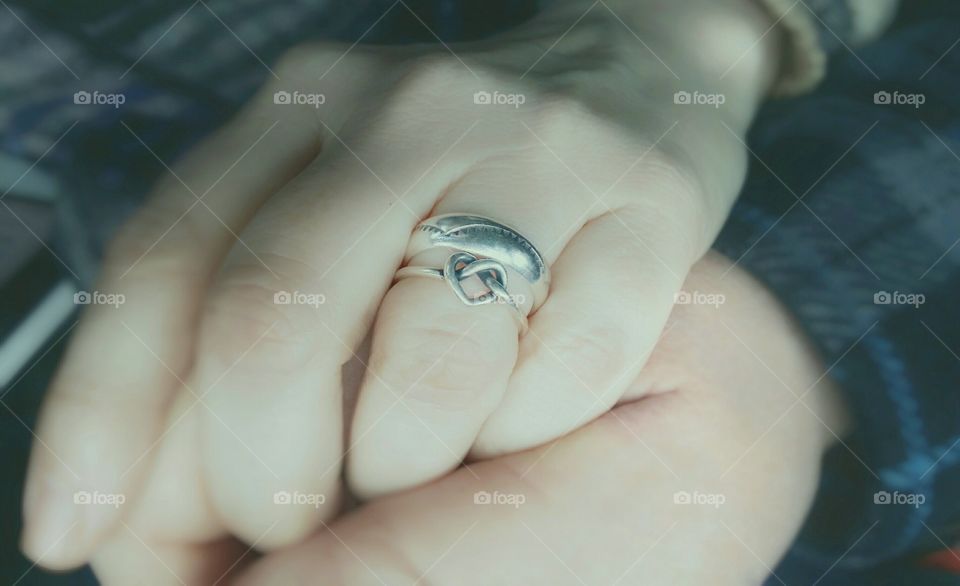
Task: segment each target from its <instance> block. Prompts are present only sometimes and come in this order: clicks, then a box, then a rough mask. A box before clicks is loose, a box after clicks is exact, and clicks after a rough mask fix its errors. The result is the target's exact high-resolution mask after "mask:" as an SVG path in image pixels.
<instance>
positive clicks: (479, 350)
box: [372, 328, 498, 411]
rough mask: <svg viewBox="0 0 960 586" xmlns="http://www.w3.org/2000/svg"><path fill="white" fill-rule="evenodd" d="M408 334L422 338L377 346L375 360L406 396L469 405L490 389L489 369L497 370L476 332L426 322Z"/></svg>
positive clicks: (459, 407)
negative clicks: (467, 333) (380, 348)
mask: <svg viewBox="0 0 960 586" xmlns="http://www.w3.org/2000/svg"><path fill="white" fill-rule="evenodd" d="M404 339H415V340H417V342H416V343H414V344H401V345H394V346H392V347H390V348H389V349H388V350H386V351H382V352H378V353H377V357H376V359H375V361H374V363H373V364H372V367H373V368H374V370H375V372H382V373H384V374H383V377H384V380H385V382H386V384H388V385H391V386H393V391H394V393H396V394H397V395H399V396H401V397H402V398H403V400H404V401H407V402H412V403H416V404H423V405H426V406H428V407H430V408H433V409H436V410H438V411H464V410H468V409H470V408H472V407H474V406H476V405H477V403H478V402H479V401H482V399H483V398H484V397H486V396H487V395H488V394H489V393H487V392H486V391H487V389H488V388H489V386H490V378H491V374H490V373H492V372H498V370H496V369H495V368H494V366H495V365H494V364H492V363H493V362H494V361H493V360H491V359H490V354H491V352H490V349H489V348H487V347H485V346H484V345H483V343H482V342H480V341H479V340H478V339H477V338H474V337H471V336H464V335H463V334H462V332H456V331H453V330H450V329H443V328H429V329H428V328H424V329H419V330H418V331H416V332H411V333H410V334H409V337H408V336H407V335H405V336H404Z"/></svg>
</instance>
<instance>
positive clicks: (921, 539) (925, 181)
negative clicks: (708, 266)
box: [717, 1, 960, 586]
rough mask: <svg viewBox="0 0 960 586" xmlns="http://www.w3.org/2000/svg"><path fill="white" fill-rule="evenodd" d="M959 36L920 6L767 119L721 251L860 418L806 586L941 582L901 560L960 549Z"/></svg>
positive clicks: (828, 471)
mask: <svg viewBox="0 0 960 586" xmlns="http://www.w3.org/2000/svg"><path fill="white" fill-rule="evenodd" d="M958 25H960V8H958V7H957V6H956V5H955V4H951V3H949V2H945V1H943V2H934V3H928V4H927V5H926V6H922V7H917V6H914V7H913V8H912V9H911V10H910V11H909V13H908V14H905V15H903V18H902V19H901V23H900V25H899V26H898V27H897V28H896V30H895V31H893V32H891V33H890V34H888V35H887V36H886V37H885V38H884V39H883V40H882V41H880V42H878V43H875V44H873V45H872V46H870V47H867V48H864V49H862V50H857V55H853V54H851V53H846V52H843V53H840V54H838V55H837V56H836V59H835V61H834V63H833V65H832V68H831V71H830V73H829V75H828V78H827V80H826V81H825V83H824V84H823V85H822V86H821V87H820V88H819V90H817V91H816V92H814V93H813V94H811V95H808V96H805V97H802V98H798V99H794V100H790V101H786V102H782V103H777V104H773V105H770V106H769V107H768V108H767V109H766V110H765V111H764V112H763V113H762V115H761V117H760V119H759V120H758V122H757V124H756V126H755V130H754V132H753V133H752V136H751V137H750V143H751V145H752V148H753V150H754V152H755V154H756V157H757V159H758V160H759V161H758V162H756V164H754V165H753V168H752V171H751V173H750V176H749V179H748V181H747V184H746V187H745V189H744V195H743V197H742V199H741V201H740V202H739V203H738V204H737V206H736V207H735V209H734V211H733V214H732V217H731V219H730V221H729V222H728V224H727V226H726V227H725V229H724V231H723V233H722V235H721V236H720V238H719V240H718V243H717V248H718V249H719V250H721V251H722V252H724V253H726V254H727V255H728V256H731V257H732V258H734V259H739V263H740V265H741V266H743V267H745V268H747V269H748V270H750V271H751V272H752V273H754V274H755V275H757V276H758V277H760V278H761V279H762V280H763V281H765V282H766V283H767V285H768V286H769V287H770V288H771V289H772V290H773V291H774V292H775V293H776V294H777V296H778V297H779V298H780V299H781V300H782V301H783V302H784V303H785V304H786V305H787V306H788V307H789V308H790V309H791V310H792V311H793V312H794V313H795V315H796V316H797V318H798V321H799V322H800V323H801V324H802V325H803V327H804V328H806V330H807V332H808V334H809V335H810V337H811V338H812V339H813V340H814V341H815V342H816V343H817V345H818V346H819V348H820V350H821V352H822V354H823V357H824V358H825V362H826V364H827V365H833V368H832V370H831V371H830V375H831V376H832V377H833V378H834V379H835V380H836V381H837V382H839V383H840V385H841V386H842V390H843V394H844V398H845V399H846V403H847V406H848V409H849V412H850V414H851V416H852V418H853V419H854V427H855V429H854V431H853V433H852V435H851V436H850V437H849V438H845V439H844V443H843V444H841V445H837V446H836V447H835V448H834V449H833V450H832V451H831V452H830V453H829V454H828V456H827V459H826V463H825V468H824V477H823V480H822V483H821V489H820V495H819V498H818V500H817V504H816V506H815V508H814V510H813V513H812V514H811V516H810V518H809V520H808V522H807V525H806V527H805V528H804V530H803V532H802V534H801V536H800V539H799V540H798V541H797V543H796V545H795V547H794V548H793V550H792V551H791V553H790V555H789V557H788V558H787V560H785V562H784V564H783V567H782V568H781V569H780V570H779V571H778V574H779V573H781V572H782V573H783V575H784V576H789V577H790V578H791V579H797V580H799V581H798V582H797V583H812V582H813V581H815V580H817V579H818V578H819V577H820V576H821V575H822V574H824V573H825V572H827V571H828V570H830V571H829V573H828V574H827V575H826V577H825V578H824V579H823V580H822V581H821V582H819V583H820V584H822V585H825V586H828V585H832V584H845V585H846V584H861V583H862V584H931V583H934V582H932V581H930V579H929V578H926V577H925V578H920V576H919V574H918V575H913V576H912V577H911V575H910V572H913V571H916V572H920V571H921V570H919V569H916V570H914V569H911V568H913V567H914V566H913V565H912V564H910V563H906V564H904V563H898V564H897V565H896V566H895V567H894V568H891V566H890V563H891V560H898V562H902V561H903V560H905V559H906V560H908V559H909V558H911V557H915V556H919V555H921V554H923V553H924V552H928V551H931V550H936V549H943V548H944V543H948V544H952V543H953V542H955V540H956V539H957V537H958V535H960V499H957V498H956V495H957V494H958V491H960V445H956V444H957V443H958V442H960V395H958V393H957V384H958V382H960V358H958V356H957V353H958V352H960V305H958V304H957V303H956V302H955V295H956V292H957V291H958V290H960V245H958V244H957V242H958V237H960V229H958V226H960V159H958V156H957V153H958V152H960V100H958V98H957V96H958V95H960V51H956V52H952V51H951V52H948V49H949V48H950V46H951V44H952V43H954V41H955V40H956V31H957V30H958ZM861 60H862V62H861ZM878 92H880V93H878ZM895 92H896V93H895ZM904 96H908V97H904ZM909 96H922V98H920V100H924V101H923V103H922V105H915V104H911V103H910V101H911V99H910V98H909ZM888 97H889V100H888V99H887V98H888ZM898 101H899V102H901V103H900V104H897V102H898ZM912 101H913V102H914V103H916V102H918V101H919V100H918V99H914V100H912ZM760 161H762V162H760ZM798 199H799V200H800V201H798ZM920 501H922V503H921V502H920ZM831 568H832V569H831ZM924 572H927V573H928V574H929V570H925V571H924ZM905 573H906V574H905ZM807 579H808V580H809V582H807V581H805V580H807ZM941 579H944V580H946V579H947V578H946V577H944V578H941ZM771 583H777V582H776V580H772V581H771ZM791 583H793V582H791ZM937 583H940V582H937ZM944 583H951V584H954V583H956V584H960V578H953V579H950V581H948V582H944Z"/></svg>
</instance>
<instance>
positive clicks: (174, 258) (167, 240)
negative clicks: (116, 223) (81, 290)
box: [103, 202, 203, 282]
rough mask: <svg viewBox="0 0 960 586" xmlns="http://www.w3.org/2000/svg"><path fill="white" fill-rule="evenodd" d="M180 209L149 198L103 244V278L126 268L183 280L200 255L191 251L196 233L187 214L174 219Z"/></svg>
mask: <svg viewBox="0 0 960 586" xmlns="http://www.w3.org/2000/svg"><path fill="white" fill-rule="evenodd" d="M182 213H183V212H182V211H180V212H179V213H177V210H172V209H169V210H168V209H160V208H159V206H157V205H156V204H154V203H153V202H151V203H148V204H147V206H145V207H144V208H143V209H142V210H141V211H140V212H138V213H137V215H136V216H135V217H134V218H132V219H130V220H128V221H127V222H126V223H124V224H123V225H122V226H121V227H120V228H119V229H118V230H117V232H116V233H115V234H114V235H113V238H112V239H111V241H110V243H109V244H108V246H107V248H106V252H105V255H104V262H103V267H104V269H103V270H104V276H105V278H107V279H108V280H114V281H116V280H118V279H119V277H120V276H123V275H126V274H127V273H128V272H129V273H130V274H131V276H136V277H148V278H149V279H151V280H153V281H161V282H169V281H182V280H183V278H185V277H188V276H190V275H193V274H195V273H196V272H197V271H198V270H200V269H201V268H202V267H201V264H200V261H201V260H202V259H203V256H202V255H197V254H195V253H194V252H193V251H195V250H196V247H197V244H198V242H199V235H198V234H197V230H196V226H195V225H194V223H193V222H192V220H191V219H190V218H189V214H187V216H184V217H183V218H181V219H180V221H177V218H178V217H179V215H180V214H182ZM175 222H176V224H175V225H174V223H175Z"/></svg>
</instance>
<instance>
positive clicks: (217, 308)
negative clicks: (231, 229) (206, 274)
mask: <svg viewBox="0 0 960 586" xmlns="http://www.w3.org/2000/svg"><path fill="white" fill-rule="evenodd" d="M230 271H231V273H227V274H226V275H225V277H224V279H223V280H222V281H221V282H220V283H219V284H218V286H217V287H216V289H215V291H214V293H213V294H212V295H211V297H210V299H209V300H208V302H207V304H206V306H205V308H204V311H203V320H202V327H201V335H200V353H201V354H202V355H204V356H207V357H210V358H213V359H214V360H217V361H218V362H220V363H221V364H222V366H223V367H225V368H226V367H232V366H233V365H237V367H238V368H240V367H241V365H240V362H242V363H243V369H244V370H246V369H249V370H254V369H256V370H263V371H266V372H281V373H282V372H292V371H294V370H296V369H297V368H299V367H301V366H303V365H304V364H306V363H307V362H308V361H309V360H310V357H311V355H312V352H313V348H314V346H315V343H314V342H315V340H314V333H315V332H316V328H311V325H313V324H319V321H318V320H319V319H320V318H319V316H318V315H317V313H316V309H315V308H313V307H311V306H309V305H303V304H293V303H290V302H289V300H288V296H289V295H290V293H291V291H292V290H293V288H291V287H286V286H285V284H284V281H278V280H276V279H275V278H273V277H272V276H270V275H266V276H263V275H262V272H261V270H260V269H259V268H249V267H246V268H231V269H230Z"/></svg>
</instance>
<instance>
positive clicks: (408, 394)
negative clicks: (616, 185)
mask: <svg viewBox="0 0 960 586" xmlns="http://www.w3.org/2000/svg"><path fill="white" fill-rule="evenodd" d="M510 164H511V165H512V166H513V167H512V168H514V169H517V168H523V167H524V163H523V162H521V161H516V160H512V161H510ZM553 181H555V180H550V181H542V180H541V179H539V178H532V177H531V176H530V175H527V174H526V173H524V175H522V176H521V175H520V172H519V171H514V172H509V171H505V170H504V165H503V163H502V162H498V161H493V162H490V163H488V165H487V166H484V167H482V168H479V169H476V170H474V171H473V172H471V173H470V174H469V175H468V176H467V177H465V178H464V179H463V180H461V181H460V182H458V183H457V186H456V187H455V188H454V189H453V190H452V191H450V192H449V193H447V194H446V195H445V196H444V197H443V199H442V200H441V201H440V202H439V203H438V205H437V207H436V208H435V209H434V210H433V211H432V214H434V215H439V214H445V213H463V214H477V215H480V216H485V217H489V218H491V219H494V220H497V221H503V222H506V223H507V224H508V225H510V227H512V228H514V229H515V230H517V231H518V232H519V233H521V234H523V235H524V236H525V237H526V238H528V239H529V240H530V241H531V242H532V243H533V244H534V246H536V247H538V249H539V250H541V252H543V251H545V250H546V249H547V246H548V245H549V244H550V243H553V242H556V241H557V240H560V241H561V246H557V247H554V250H555V251H559V250H560V249H561V248H562V242H563V235H564V232H565V231H568V230H569V228H570V227H571V226H572V225H574V224H575V222H577V216H578V215H580V213H581V212H582V210H583V209H584V208H586V205H583V204H581V205H580V206H579V207H578V206H575V205H564V204H565V203H567V202H564V201H558V199H562V198H558V197H556V196H554V197H553V200H554V201H553V202H551V203H550V205H549V206H546V205H545V206H543V207H536V206H533V205H529V206H518V205H516V194H517V193H518V192H520V193H525V194H527V197H529V198H530V199H531V200H533V201H540V202H542V201H546V200H547V199H548V197H549V196H548V195H547V194H548V193H551V192H553V193H556V192H554V191H553V190H552V189H551V188H552V187H555V185H553ZM571 197H574V196H571ZM546 209H549V210H552V211H553V212H554V213H545V210H546ZM432 252H435V253H438V252H439V253H441V254H439V255H438V257H437V258H434V259H431V260H430V261H429V262H425V263H420V262H418V259H417V258H414V259H412V260H411V261H410V264H412V265H416V264H431V263H432V264H433V265H438V264H442V262H443V261H444V259H445V257H446V256H447V255H449V251H446V250H444V251H432ZM544 254H546V255H547V256H546V257H545V261H546V262H547V263H548V264H549V263H550V262H551V261H552V260H553V258H552V257H550V256H549V253H544ZM519 279H521V277H519V276H517V277H515V278H514V279H512V280H509V281H508V289H509V292H510V293H511V294H513V295H517V297H518V298H522V297H523V296H524V295H525V294H526V295H529V290H528V289H529V288H527V289H524V288H522V285H523V284H522V283H519V282H518V280H519ZM531 301H532V300H531ZM514 311H515V310H514V309H513V308H511V307H510V306H509V305H507V304H503V303H494V304H487V305H480V306H467V305H465V304H464V303H462V302H461V301H460V300H459V298H458V297H457V296H456V295H455V294H453V292H452V291H451V290H450V286H449V284H448V283H446V282H444V281H434V280H429V279H423V278H409V279H403V280H401V281H399V282H397V283H396V284H395V285H394V286H393V288H391V289H390V291H389V292H388V293H387V296H386V298H385V299H384V302H383V305H382V306H381V309H380V313H379V314H378V318H377V323H376V326H375V329H374V344H373V349H372V353H371V357H370V368H369V369H368V372H367V376H366V378H365V380H364V384H363V386H362V387H361V390H360V398H359V402H358V405H357V411H356V413H355V416H354V422H353V429H352V438H351V447H350V452H349V455H348V457H349V466H348V468H347V475H348V479H349V481H350V484H351V488H352V489H353V490H354V492H355V493H357V494H359V495H362V496H363V497H365V498H370V497H373V496H376V495H380V494H383V493H386V492H391V491H395V490H400V489H403V488H407V487H410V486H414V485H417V484H420V483H422V482H425V481H428V480H431V479H434V478H437V477H439V476H441V475H443V474H445V473H446V472H448V471H450V470H452V469H453V468H455V467H456V466H457V465H459V463H460V462H461V461H462V460H463V458H464V456H465V455H466V454H467V452H468V450H469V449H470V446H471V445H472V444H473V442H474V440H475V438H476V436H477V433H478V432H479V431H480V428H481V427H482V425H483V423H484V421H485V420H486V419H487V417H488V416H489V415H490V413H492V412H493V411H494V409H496V407H497V405H498V404H499V403H500V401H501V399H502V397H503V393H504V391H505V390H506V388H507V381H508V379H509V376H510V373H511V371H512V370H513V368H514V364H515V361H516V357H517V338H518V325H517V321H516V317H515V316H514V315H513V312H514Z"/></svg>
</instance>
